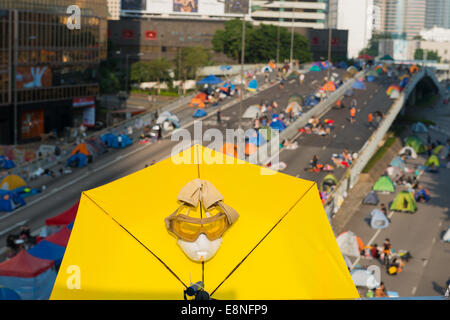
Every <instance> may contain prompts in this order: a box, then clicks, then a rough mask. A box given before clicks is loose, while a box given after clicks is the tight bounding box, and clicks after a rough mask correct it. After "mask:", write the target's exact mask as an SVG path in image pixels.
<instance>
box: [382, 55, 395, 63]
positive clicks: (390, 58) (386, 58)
mask: <svg viewBox="0 0 450 320" xmlns="http://www.w3.org/2000/svg"><path fill="white" fill-rule="evenodd" d="M380 60H389V61H394V58H392V57H391V56H390V55H388V54H386V55H384V56H383V57H381V58H380Z"/></svg>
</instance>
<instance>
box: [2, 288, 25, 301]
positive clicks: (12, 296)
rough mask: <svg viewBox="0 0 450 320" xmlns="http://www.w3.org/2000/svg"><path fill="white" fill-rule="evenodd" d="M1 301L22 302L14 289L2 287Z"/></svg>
mask: <svg viewBox="0 0 450 320" xmlns="http://www.w3.org/2000/svg"><path fill="white" fill-rule="evenodd" d="M0 300H22V299H21V298H20V296H19V295H18V294H17V292H15V291H14V290H12V289H9V288H5V287H2V286H0Z"/></svg>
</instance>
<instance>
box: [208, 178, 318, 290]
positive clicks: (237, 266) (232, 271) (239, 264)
mask: <svg viewBox="0 0 450 320" xmlns="http://www.w3.org/2000/svg"><path fill="white" fill-rule="evenodd" d="M315 184H316V183H315V182H314V183H312V184H311V186H310V187H309V188H308V190H306V191H305V193H303V194H302V195H301V196H300V198H299V199H298V200H297V201H295V203H294V204H293V205H292V206H291V207H290V208H289V210H288V211H287V212H286V213H285V214H284V215H283V216H282V217H281V218H280V220H278V222H277V223H275V225H274V226H273V227H272V228H271V229H270V230H269V231H268V232H267V233H266V234H265V235H264V237H263V238H262V239H261V240H259V242H258V243H257V244H256V245H255V246H254V247H253V249H252V250H251V251H250V252H249V253H248V254H247V255H246V256H245V257H244V258H243V259H242V260H241V261H240V262H239V263H238V264H237V265H236V267H234V268H233V270H231V272H230V273H229V274H228V275H227V276H226V277H225V279H223V281H222V282H221V283H220V284H219V285H218V286H217V288H215V289H214V291H213V292H212V293H211V295H210V296H212V295H213V294H214V292H216V291H217V289H219V287H220V286H221V285H222V284H223V283H224V282H225V281H226V280H227V279H228V278H229V277H230V276H231V275H232V274H233V273H234V272H235V271H236V269H237V268H239V267H240V266H241V264H242V263H243V262H244V261H245V260H246V259H247V258H248V256H249V255H250V254H251V253H252V252H253V251H255V249H256V248H257V247H258V246H259V245H260V244H261V242H263V240H264V239H265V238H266V237H267V236H268V235H269V234H270V233H271V232H272V231H273V230H274V229H275V227H276V226H277V225H278V224H279V223H280V222H281V221H282V220H283V219H284V217H286V216H287V215H288V213H289V212H291V210H292V209H293V208H294V207H295V206H296V205H297V204H298V203H299V202H300V201H301V200H302V199H303V197H304V196H305V195H306V194H307V193H308V192H309V190H311V188H312V187H313V186H314V185H315Z"/></svg>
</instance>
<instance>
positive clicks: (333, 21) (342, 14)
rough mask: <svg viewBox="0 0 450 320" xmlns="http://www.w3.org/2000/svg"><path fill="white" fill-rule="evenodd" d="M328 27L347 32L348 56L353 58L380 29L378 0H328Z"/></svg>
mask: <svg viewBox="0 0 450 320" xmlns="http://www.w3.org/2000/svg"><path fill="white" fill-rule="evenodd" d="M329 7H330V10H329V12H330V26H331V27H332V28H336V29H342V30H348V56H349V58H355V57H357V56H358V55H359V52H360V51H361V50H362V49H363V48H365V47H366V46H367V44H368V42H369V40H370V39H371V38H372V34H373V33H374V32H377V31H379V29H380V28H381V8H380V5H379V1H378V0H360V1H354V0H329Z"/></svg>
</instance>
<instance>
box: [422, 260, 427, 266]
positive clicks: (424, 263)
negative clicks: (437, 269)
mask: <svg viewBox="0 0 450 320" xmlns="http://www.w3.org/2000/svg"><path fill="white" fill-rule="evenodd" d="M427 264H428V260H427V259H425V261H424V262H423V266H424V267H426V266H427Z"/></svg>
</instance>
